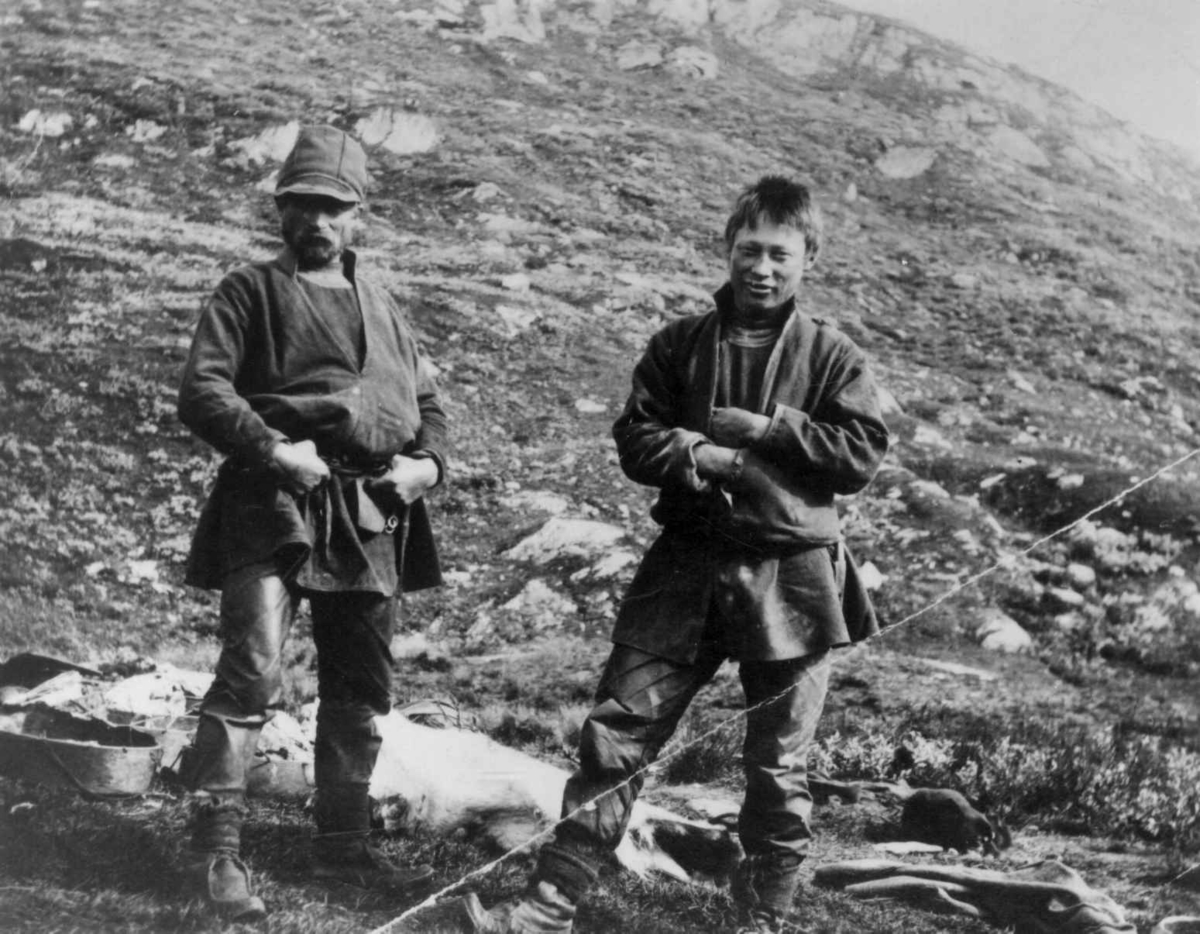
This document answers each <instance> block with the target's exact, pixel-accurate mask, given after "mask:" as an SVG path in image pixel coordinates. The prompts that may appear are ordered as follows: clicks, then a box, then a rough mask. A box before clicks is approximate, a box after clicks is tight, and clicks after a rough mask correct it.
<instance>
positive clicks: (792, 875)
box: [733, 652, 829, 931]
mask: <svg viewBox="0 0 1200 934" xmlns="http://www.w3.org/2000/svg"><path fill="white" fill-rule="evenodd" d="M741 679H742V687H743V689H744V690H745V692H746V706H747V707H749V708H754V707H755V706H756V705H757V704H762V703H763V702H764V701H768V700H770V699H771V698H778V699H777V700H771V701H770V702H769V703H766V704H764V706H762V707H760V708H758V709H756V710H752V711H751V713H750V714H749V715H748V717H747V723H746V743H745V747H744V749H743V755H742V760H743V765H744V768H745V771H746V799H745V802H744V804H743V806H742V811H741V814H740V815H739V817H738V836H739V837H740V838H741V842H742V848H743V849H744V850H745V851H746V860H745V862H744V863H743V864H742V866H741V867H739V870H738V873H737V876H736V878H735V880H734V892H733V894H734V899H735V901H736V902H737V903H738V908H739V911H740V912H741V914H742V915H743V920H745V921H748V922H750V923H751V924H752V927H751V929H752V930H754V929H757V930H763V931H771V930H776V929H777V925H778V923H779V922H780V921H781V920H782V919H783V917H784V916H785V915H786V914H787V913H788V911H789V910H790V909H791V906H792V899H793V897H794V896H795V894H796V887H797V885H798V883H799V870H800V863H801V862H803V860H804V857H805V856H806V855H807V854H808V846H809V841H810V840H811V839H812V830H811V828H810V825H809V817H810V815H811V813H812V795H811V794H810V793H809V790H808V748H809V746H810V744H811V743H812V741H813V739H814V737H815V736H816V731H817V724H818V722H819V721H820V719H821V710H822V708H823V707H824V705H825V694H826V692H827V690H828V687H829V656H828V653H827V652H822V653H820V654H817V655H811V656H807V657H805V658H798V659H793V660H790V661H783V662H743V663H742V665H741Z"/></svg>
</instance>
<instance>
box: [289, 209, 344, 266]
mask: <svg viewBox="0 0 1200 934" xmlns="http://www.w3.org/2000/svg"><path fill="white" fill-rule="evenodd" d="M279 222H280V228H281V230H282V233H283V242H284V243H286V244H287V245H288V246H289V247H290V248H291V250H292V252H293V253H295V254H296V261H297V263H298V264H299V266H300V268H301V269H308V270H313V269H324V268H326V267H328V266H332V265H334V264H336V263H337V262H338V261H339V260H340V259H341V256H342V251H343V250H344V249H346V247H348V246H350V244H351V243H353V242H354V231H355V229H356V228H357V226H358V205H357V204H355V203H354V202H352V201H339V200H338V199H336V198H327V197H325V196H324V195H284V196H283V197H282V198H280V199H279Z"/></svg>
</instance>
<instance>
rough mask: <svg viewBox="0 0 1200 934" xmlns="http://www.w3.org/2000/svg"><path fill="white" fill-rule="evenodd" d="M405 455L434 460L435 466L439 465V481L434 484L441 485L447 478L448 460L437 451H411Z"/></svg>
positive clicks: (414, 458)
mask: <svg viewBox="0 0 1200 934" xmlns="http://www.w3.org/2000/svg"><path fill="white" fill-rule="evenodd" d="M404 456H405V457H411V458H412V459H413V460H431V461H433V464H434V466H435V467H437V473H438V475H437V482H435V483H434V486H441V485H442V483H443V481H445V479H446V461H445V459H444V458H443V457H442V456H441V455H440V454H438V453H437V452H436V451H428V450H420V451H409V452H408V453H407V454H405V455H404Z"/></svg>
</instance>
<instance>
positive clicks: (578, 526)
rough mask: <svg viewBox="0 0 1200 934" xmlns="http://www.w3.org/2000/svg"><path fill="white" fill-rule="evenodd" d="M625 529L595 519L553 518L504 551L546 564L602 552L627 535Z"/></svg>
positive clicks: (516, 557) (506, 555)
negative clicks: (562, 558) (555, 559)
mask: <svg viewBox="0 0 1200 934" xmlns="http://www.w3.org/2000/svg"><path fill="white" fill-rule="evenodd" d="M624 536H625V533H624V531H623V530H621V529H619V528H617V527H616V526H614V525H608V524H607V523H605V522H596V521H593V520H591V519H563V518H558V517H556V518H553V519H551V520H550V521H549V522H547V523H546V524H545V525H543V526H542V527H541V528H540V529H538V531H536V532H534V533H533V534H532V535H530V536H529V537H528V538H525V539H523V540H522V541H520V542H518V543H517V544H516V545H514V546H513V547H512V548H510V549H509V550H508V551H506V552H505V553H504V556H505V557H506V558H511V559H512V560H514V561H532V562H534V563H535V564H545V563H546V562H547V561H550V560H552V559H554V558H558V557H563V556H567V555H575V556H580V555H582V556H589V555H598V554H602V553H603V552H604V551H606V550H607V549H609V548H611V547H612V546H613V545H615V544H616V543H617V542H618V541H620V540H621V539H622V538H624Z"/></svg>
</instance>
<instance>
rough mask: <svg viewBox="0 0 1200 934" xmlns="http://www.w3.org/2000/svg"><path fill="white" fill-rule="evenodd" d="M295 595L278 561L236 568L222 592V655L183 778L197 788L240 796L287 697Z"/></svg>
mask: <svg viewBox="0 0 1200 934" xmlns="http://www.w3.org/2000/svg"><path fill="white" fill-rule="evenodd" d="M296 604H297V597H296V595H295V594H294V593H292V592H291V590H290V589H289V588H288V586H287V584H286V583H285V582H284V580H283V578H282V577H280V576H279V574H278V572H277V571H276V568H275V566H274V564H258V565H251V566H250V567H247V568H243V569H241V570H239V571H235V572H234V573H233V574H231V575H230V576H229V578H228V579H227V580H226V582H225V585H224V587H223V588H222V590H221V622H220V634H221V655H220V657H219V658H218V660H217V667H216V672H215V676H214V678H213V682H212V685H211V686H210V687H209V689H208V692H207V693H206V694H205V696H204V699H203V700H202V701H201V703H200V711H199V723H198V725H197V728H196V737H195V739H194V740H193V742H192V748H191V750H190V751H189V755H188V761H187V768H186V769H185V775H184V778H185V780H186V782H187V783H188V785H189V786H190V787H191V789H192V790H193V791H195V792H198V793H201V794H204V795H208V796H210V797H213V798H218V799H232V800H240V799H241V798H242V797H243V796H244V795H245V792H246V776H247V772H248V769H249V767H250V763H251V760H252V759H253V757H254V752H255V750H256V749H257V747H258V737H259V734H260V733H261V732H262V728H263V726H264V724H266V722H267V721H268V720H270V719H271V717H272V716H273V715H274V713H275V711H276V710H277V709H278V708H279V706H280V703H281V700H282V695H283V649H284V645H285V644H286V642H287V638H288V634H289V632H290V630H291V625H292V619H293V617H294V615H295V611H296Z"/></svg>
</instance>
